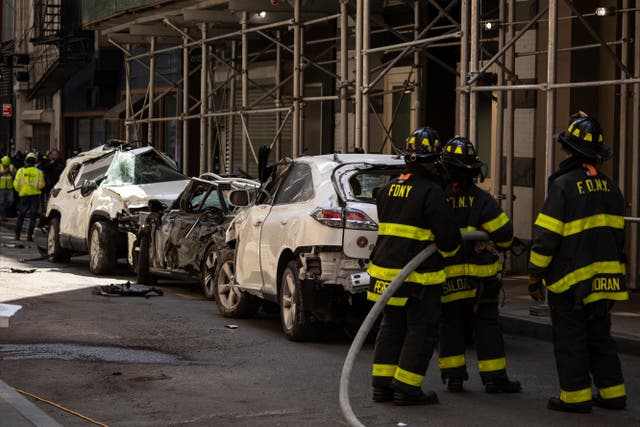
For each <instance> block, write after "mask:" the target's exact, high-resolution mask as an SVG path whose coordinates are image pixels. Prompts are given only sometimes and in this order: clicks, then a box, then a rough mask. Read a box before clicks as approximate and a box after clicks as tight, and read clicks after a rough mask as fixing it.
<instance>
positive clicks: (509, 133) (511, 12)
mask: <svg viewBox="0 0 640 427" xmlns="http://www.w3.org/2000/svg"><path fill="white" fill-rule="evenodd" d="M507 14H508V18H507V19H508V20H509V22H512V21H513V20H514V19H515V15H516V6H515V4H514V2H512V1H510V2H509V8H508V11H507ZM522 34H524V31H523V32H522ZM507 36H508V40H509V41H508V42H507V44H508V45H509V46H510V48H509V49H506V50H505V52H506V53H507V55H506V58H505V62H506V65H507V68H508V69H509V70H514V69H515V63H516V55H515V51H516V43H515V40H516V39H517V37H518V36H516V35H515V34H514V28H513V26H512V25H511V26H509V28H508V30H507ZM496 59H497V58H496ZM514 83H515V81H514V78H513V77H511V78H509V84H510V85H513V84H514ZM514 94H515V93H514V92H513V91H512V90H511V91H509V92H507V111H506V119H505V121H506V124H507V129H506V131H505V142H506V149H505V178H506V179H505V186H506V191H505V211H506V214H507V216H508V217H509V218H511V219H512V221H513V220H514V218H513V153H514V146H515V143H514V125H515V114H514V112H515V106H514Z"/></svg>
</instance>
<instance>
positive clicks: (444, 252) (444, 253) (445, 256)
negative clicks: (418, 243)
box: [438, 245, 460, 258]
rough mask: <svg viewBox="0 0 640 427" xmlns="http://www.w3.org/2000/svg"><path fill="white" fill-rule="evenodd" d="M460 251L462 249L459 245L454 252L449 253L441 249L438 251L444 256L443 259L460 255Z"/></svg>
mask: <svg viewBox="0 0 640 427" xmlns="http://www.w3.org/2000/svg"><path fill="white" fill-rule="evenodd" d="M459 249H460V245H458V246H457V247H456V248H455V249H454V250H452V251H449V252H446V251H441V250H440V249H438V252H440V255H442V257H443V258H451V257H452V256H454V255H455V254H457V253H458V250H459Z"/></svg>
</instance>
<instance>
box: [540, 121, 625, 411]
mask: <svg viewBox="0 0 640 427" xmlns="http://www.w3.org/2000/svg"><path fill="white" fill-rule="evenodd" d="M573 118H574V120H573V122H572V123H571V124H570V125H569V127H568V128H567V129H566V130H564V131H562V132H560V133H559V134H558V135H557V141H558V142H559V143H560V144H561V146H562V149H563V151H565V153H566V154H565V159H564V160H563V161H562V162H560V165H559V168H558V170H557V171H556V172H554V173H553V174H552V175H551V176H550V177H549V185H548V187H549V194H548V195H547V199H546V200H545V202H544V206H543V207H542V211H541V212H540V214H538V217H537V219H536V221H535V224H534V231H535V234H536V237H535V239H534V242H533V245H532V247H531V251H530V255H529V294H530V295H531V297H532V298H533V299H535V300H542V299H543V298H544V294H543V293H542V289H543V288H546V289H547V291H548V292H547V294H548V298H549V308H550V311H551V323H552V329H553V346H554V353H555V356H556V367H557V370H558V377H559V380H560V389H561V391H560V395H559V396H558V397H552V398H550V399H549V400H548V402H547V408H549V409H552V410H556V411H565V412H580V413H588V412H591V407H592V405H596V406H601V407H604V408H607V409H624V408H625V406H626V391H625V386H624V380H623V377H622V369H621V367H620V359H619V358H618V353H617V350H616V344H615V341H614V340H613V338H612V337H611V316H610V311H611V307H612V305H613V304H614V302H615V301H620V300H626V299H628V294H627V290H626V285H625V262H626V256H625V253H624V247H625V242H624V240H625V235H624V212H625V203H624V198H623V196H622V193H621V191H620V189H619V188H618V186H617V185H616V183H615V182H614V181H612V180H611V179H610V178H609V177H607V176H606V175H604V174H603V173H602V172H601V171H600V170H599V169H598V168H597V166H598V165H599V164H600V163H602V162H603V161H605V160H608V159H610V158H611V157H612V151H611V148H609V147H608V146H607V145H605V144H604V136H603V133H602V129H601V128H600V124H599V123H598V122H597V121H596V120H594V119H593V118H591V117H589V116H587V115H586V114H584V113H582V112H580V113H579V114H578V115H576V116H574V117H573ZM592 378H593V383H594V384H595V387H596V390H597V391H596V392H595V394H594V395H593V396H592V391H591V379H592Z"/></svg>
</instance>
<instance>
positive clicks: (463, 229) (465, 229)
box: [460, 225, 478, 233]
mask: <svg viewBox="0 0 640 427" xmlns="http://www.w3.org/2000/svg"><path fill="white" fill-rule="evenodd" d="M477 230H478V229H477V228H476V227H474V226H472V225H469V226H467V227H460V232H461V233H462V232H464V231H477Z"/></svg>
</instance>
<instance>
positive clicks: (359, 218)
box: [311, 208, 378, 231]
mask: <svg viewBox="0 0 640 427" xmlns="http://www.w3.org/2000/svg"><path fill="white" fill-rule="evenodd" d="M311 216H312V217H313V219H315V220H316V221H318V222H319V223H321V224H324V225H327V226H329V227H334V228H343V227H344V228H348V229H350V230H370V231H377V230H378V224H376V222H375V221H374V220H372V219H371V218H370V217H369V216H368V215H367V214H366V213H364V212H362V211H360V210H358V209H345V210H344V220H345V221H346V225H344V223H343V210H342V209H340V208H332V209H323V208H318V209H316V210H315V211H313V212H312V213H311Z"/></svg>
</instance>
